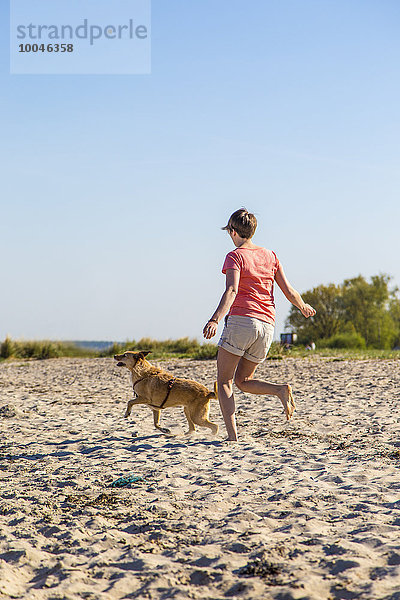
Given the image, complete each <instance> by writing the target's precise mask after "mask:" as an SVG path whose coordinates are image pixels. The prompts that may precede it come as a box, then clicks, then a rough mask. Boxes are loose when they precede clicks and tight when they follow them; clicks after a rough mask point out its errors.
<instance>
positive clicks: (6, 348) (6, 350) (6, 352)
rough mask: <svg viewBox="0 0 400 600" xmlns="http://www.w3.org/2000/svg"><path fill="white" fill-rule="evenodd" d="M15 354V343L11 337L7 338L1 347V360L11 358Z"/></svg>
mask: <svg viewBox="0 0 400 600" xmlns="http://www.w3.org/2000/svg"><path fill="white" fill-rule="evenodd" d="M13 353H14V343H13V342H12V340H11V338H10V337H8V336H7V337H6V339H5V340H4V342H2V344H1V346H0V358H10V357H11V356H13Z"/></svg>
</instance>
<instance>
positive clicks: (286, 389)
mask: <svg viewBox="0 0 400 600" xmlns="http://www.w3.org/2000/svg"><path fill="white" fill-rule="evenodd" d="M278 398H279V399H280V401H281V402H282V404H283V408H284V409H285V415H286V420H287V421H290V419H291V418H292V416H293V413H294V411H295V410H296V405H295V403H294V397H293V392H292V387H291V386H290V385H289V384H286V385H283V386H282V390H281V391H280V392H279V394H278Z"/></svg>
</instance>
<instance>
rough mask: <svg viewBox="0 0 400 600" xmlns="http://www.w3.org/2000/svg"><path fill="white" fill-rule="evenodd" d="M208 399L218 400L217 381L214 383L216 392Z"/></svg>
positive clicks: (208, 395)
mask: <svg viewBox="0 0 400 600" xmlns="http://www.w3.org/2000/svg"><path fill="white" fill-rule="evenodd" d="M207 398H210V399H211V398H215V399H216V400H218V386H217V382H216V381H214V391H213V392H210V393H209V394H207Z"/></svg>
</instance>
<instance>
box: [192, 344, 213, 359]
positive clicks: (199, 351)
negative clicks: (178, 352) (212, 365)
mask: <svg viewBox="0 0 400 600" xmlns="http://www.w3.org/2000/svg"><path fill="white" fill-rule="evenodd" d="M217 352H218V346H217V345H216V344H203V345H202V346H200V345H198V347H197V348H196V349H195V350H194V351H193V352H192V353H190V358H194V359H195V360H213V359H216V358H217Z"/></svg>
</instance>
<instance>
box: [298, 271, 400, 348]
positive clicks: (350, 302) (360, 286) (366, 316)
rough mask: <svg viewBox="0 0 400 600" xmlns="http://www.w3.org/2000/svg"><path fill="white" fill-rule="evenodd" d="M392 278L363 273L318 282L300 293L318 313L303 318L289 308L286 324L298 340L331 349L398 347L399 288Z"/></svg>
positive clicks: (399, 332)
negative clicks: (320, 283)
mask: <svg viewBox="0 0 400 600" xmlns="http://www.w3.org/2000/svg"><path fill="white" fill-rule="evenodd" d="M391 281H392V277H391V276H390V275H387V274H380V275H374V276H372V277H371V279H370V281H367V280H366V279H365V278H364V277H363V276H362V275H359V276H358V277H354V278H352V279H345V280H344V281H343V283H341V284H339V285H336V284H333V283H331V284H329V285H319V286H317V287H315V288H313V289H312V290H308V291H306V292H304V294H302V297H303V299H304V301H305V302H307V303H308V304H311V306H313V307H314V308H315V309H316V311H317V314H316V315H315V316H314V317H310V318H309V319H304V317H303V316H302V315H301V313H300V312H299V311H298V310H297V309H296V308H295V307H292V308H291V310H290V313H289V316H288V318H287V320H286V326H287V327H288V328H290V330H291V331H293V332H295V333H297V336H298V342H299V343H301V344H308V343H311V342H315V343H317V345H319V346H327V347H332V348H335V347H336V348H339V347H342V348H343V347H349V348H366V347H368V348H383V349H391V348H394V347H399V346H400V298H399V289H398V288H397V287H391Z"/></svg>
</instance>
